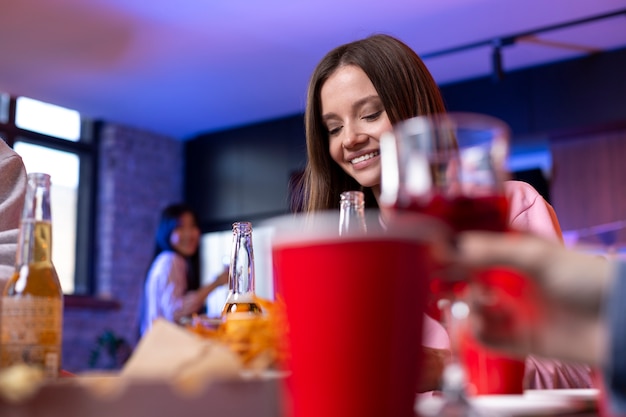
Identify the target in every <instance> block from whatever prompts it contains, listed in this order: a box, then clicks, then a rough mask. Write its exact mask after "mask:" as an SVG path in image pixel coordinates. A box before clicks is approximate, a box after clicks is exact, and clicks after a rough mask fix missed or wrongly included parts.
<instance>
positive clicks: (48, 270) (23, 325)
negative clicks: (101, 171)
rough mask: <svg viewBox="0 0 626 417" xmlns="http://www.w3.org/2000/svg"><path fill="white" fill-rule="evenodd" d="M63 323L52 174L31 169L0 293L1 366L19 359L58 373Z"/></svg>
mask: <svg viewBox="0 0 626 417" xmlns="http://www.w3.org/2000/svg"><path fill="white" fill-rule="evenodd" d="M62 327H63V291H62V290H61V284H60V283H59V278H58V276H57V273H56V270H55V268H54V265H53V263H52V224H51V215H50V176H49V175H48V174H43V173H30V174H28V189H27V191H26V200H25V202H24V210H23V212H22V218H21V222H20V231H19V237H18V247H17V256H16V262H15V272H14V274H13V276H12V277H11V279H10V280H9V281H8V282H7V284H6V285H5V287H4V290H3V292H2V301H1V314H0V366H1V367H3V368H5V367H8V366H11V365H15V364H19V363H23V364H27V365H31V366H37V367H40V368H41V369H42V370H43V371H44V373H45V375H46V377H47V378H55V377H57V376H58V374H59V370H60V368H61V340H62Z"/></svg>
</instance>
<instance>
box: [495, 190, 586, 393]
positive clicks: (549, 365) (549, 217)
mask: <svg viewBox="0 0 626 417" xmlns="http://www.w3.org/2000/svg"><path fill="white" fill-rule="evenodd" d="M504 194H505V195H506V197H507V199H508V200H509V225H510V226H511V227H512V228H513V229H516V230H520V231H524V232H531V233H534V234H537V235H539V236H542V237H544V238H546V239H549V240H552V241H557V242H561V243H562V242H563V235H562V233H561V226H560V225H559V221H558V219H557V217H556V213H555V212H554V209H553V208H552V206H551V205H550V204H548V202H547V201H546V200H545V199H544V198H543V197H542V196H541V195H540V194H539V193H538V192H537V190H535V189H534V188H533V187H532V186H531V185H530V184H528V183H525V182H522V181H506V182H505V187H504ZM591 374H592V371H591V368H590V367H589V366H588V365H584V364H578V363H569V362H563V361H560V360H554V359H545V358H538V357H536V356H529V357H528V358H526V375H525V378H524V379H525V381H524V387H525V388H527V389H555V388H591V387H593V382H592V378H591Z"/></svg>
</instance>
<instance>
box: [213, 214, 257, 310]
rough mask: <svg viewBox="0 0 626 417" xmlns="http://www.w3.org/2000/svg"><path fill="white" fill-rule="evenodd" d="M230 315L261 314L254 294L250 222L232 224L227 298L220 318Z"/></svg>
mask: <svg viewBox="0 0 626 417" xmlns="http://www.w3.org/2000/svg"><path fill="white" fill-rule="evenodd" d="M231 313H246V314H260V313H262V311H261V307H260V306H259V304H258V303H257V301H256V294H255V293H254V253H253V251H252V223H250V222H235V223H233V243H232V247H231V255H230V269H229V271H228V296H227V297H226V303H225V304H224V308H223V309H222V317H224V316H225V315H227V314H231Z"/></svg>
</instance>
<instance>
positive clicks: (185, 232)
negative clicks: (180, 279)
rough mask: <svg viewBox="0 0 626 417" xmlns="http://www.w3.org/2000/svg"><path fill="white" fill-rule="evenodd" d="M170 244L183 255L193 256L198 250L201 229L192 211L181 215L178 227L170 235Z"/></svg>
mask: <svg viewBox="0 0 626 417" xmlns="http://www.w3.org/2000/svg"><path fill="white" fill-rule="evenodd" d="M170 244H171V245H172V248H174V250H176V252H178V253H180V254H181V255H183V256H191V255H193V254H194V253H196V250H198V245H199V244H200V229H199V228H198V225H197V224H196V222H195V220H194V218H193V215H192V214H191V213H183V215H182V216H180V219H179V224H178V227H176V228H175V229H174V230H173V231H172V234H171V236H170Z"/></svg>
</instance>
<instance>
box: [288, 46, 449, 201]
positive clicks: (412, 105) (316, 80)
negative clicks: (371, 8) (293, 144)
mask: <svg viewBox="0 0 626 417" xmlns="http://www.w3.org/2000/svg"><path fill="white" fill-rule="evenodd" d="M345 65H355V66H358V67H359V68H361V69H362V70H363V72H365V74H366V75H367V76H368V77H369V79H370V81H371V82H372V84H373V85H374V88H375V89H376V91H377V93H378V95H379V96H380V99H381V101H382V103H383V106H384V108H385V111H386V113H387V115H388V117H389V120H390V122H391V123H392V124H396V123H398V122H400V121H402V120H406V119H409V118H411V117H415V116H419V115H424V114H432V113H442V112H444V111H445V106H444V102H443V98H442V96H441V92H440V91H439V88H438V87H437V84H436V83H435V80H434V79H433V77H432V75H431V74H430V72H429V71H428V69H427V68H426V65H424V62H423V61H422V60H421V59H420V57H419V56H418V55H417V54H416V53H415V52H414V51H413V50H412V49H411V48H410V47H409V46H407V45H406V44H404V43H403V42H401V41H400V40H398V39H396V38H394V37H392V36H388V35H373V36H370V37H367V38H365V39H361V40H358V41H355V42H351V43H347V44H345V45H342V46H339V47H337V48H335V49H333V50H332V51H330V52H329V53H328V54H327V55H326V56H325V57H324V58H323V59H322V60H321V61H320V63H319V64H318V65H317V67H316V68H315V70H314V72H313V75H312V76H311V80H310V82H309V88H308V94H307V106H306V111H305V126H306V142H307V155H308V159H307V165H306V168H305V174H304V176H303V178H302V180H301V181H300V184H298V186H299V187H300V189H301V194H297V193H294V195H297V198H300V199H301V200H302V201H300V202H299V203H300V204H297V203H298V202H296V203H295V204H294V206H300V207H301V208H302V209H303V210H304V211H315V210H324V209H336V208H338V207H339V195H340V194H341V193H342V192H343V191H346V190H362V191H363V192H364V193H365V205H366V206H367V207H378V204H377V202H376V199H375V198H374V194H373V193H372V191H371V189H370V188H367V187H361V185H360V184H359V183H358V182H357V181H356V180H354V179H353V178H352V177H350V176H349V175H348V174H346V173H345V172H344V171H343V170H342V169H341V167H340V166H338V165H337V164H336V163H335V162H334V161H333V160H332V158H331V156H330V154H329V152H328V131H327V129H326V127H325V126H324V123H323V120H322V110H321V97H320V92H321V89H322V86H323V85H324V83H325V82H326V80H327V79H328V78H329V77H330V76H331V75H332V74H333V73H334V72H335V71H336V70H337V68H339V67H341V66H345Z"/></svg>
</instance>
